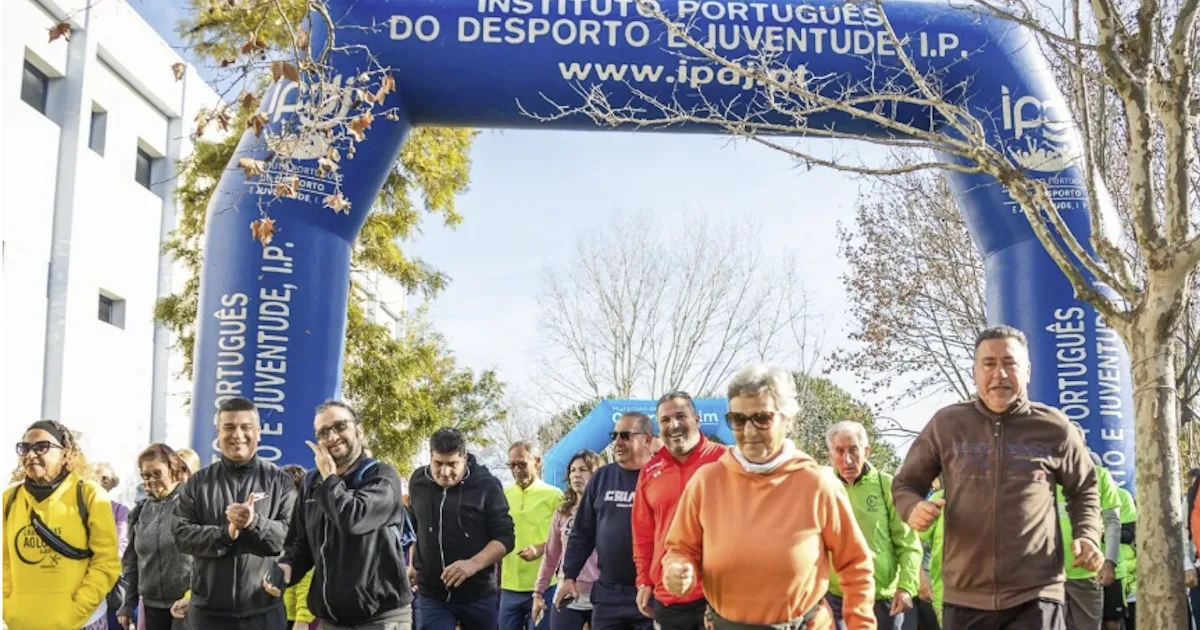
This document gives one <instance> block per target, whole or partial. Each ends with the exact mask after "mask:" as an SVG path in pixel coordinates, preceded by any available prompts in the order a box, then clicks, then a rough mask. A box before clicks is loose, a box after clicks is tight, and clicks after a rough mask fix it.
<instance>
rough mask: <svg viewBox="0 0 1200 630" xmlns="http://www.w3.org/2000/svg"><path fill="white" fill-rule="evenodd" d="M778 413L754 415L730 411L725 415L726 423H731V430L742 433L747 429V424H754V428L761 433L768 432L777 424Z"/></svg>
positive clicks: (757, 413)
mask: <svg viewBox="0 0 1200 630" xmlns="http://www.w3.org/2000/svg"><path fill="white" fill-rule="evenodd" d="M777 413H779V412H777V411H758V412H755V413H752V414H749V415H747V414H744V413H738V412H736V411H730V412H729V413H727V414H725V422H727V423H729V428H730V429H733V430H734V431H741V430H743V429H745V428H746V423H747V422H749V423H752V424H753V425H754V427H755V428H756V429H758V430H760V431H766V430H767V429H770V428H771V425H772V424H774V422H775V415H776V414H777Z"/></svg>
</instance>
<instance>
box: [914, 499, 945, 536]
mask: <svg viewBox="0 0 1200 630" xmlns="http://www.w3.org/2000/svg"><path fill="white" fill-rule="evenodd" d="M945 507H946V500H945V499H937V500H935V501H921V502H920V503H918V504H917V507H915V508H913V511H912V513H910V514H909V515H908V526H909V527H911V528H912V529H914V530H916V531H918V532H923V531H925V530H927V529H929V526H930V525H933V522H934V521H936V520H937V519H938V517H939V516H941V515H942V510H943V509H944V508H945Z"/></svg>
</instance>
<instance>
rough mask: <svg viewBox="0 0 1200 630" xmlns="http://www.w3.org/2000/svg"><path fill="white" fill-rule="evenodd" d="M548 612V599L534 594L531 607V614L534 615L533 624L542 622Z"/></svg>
mask: <svg viewBox="0 0 1200 630" xmlns="http://www.w3.org/2000/svg"><path fill="white" fill-rule="evenodd" d="M544 614H546V600H545V599H542V596H541V595H538V594H537V593H534V594H533V605H532V606H531V607H530V609H529V616H530V617H533V625H535V626H536V625H538V624H540V623H542V615H544Z"/></svg>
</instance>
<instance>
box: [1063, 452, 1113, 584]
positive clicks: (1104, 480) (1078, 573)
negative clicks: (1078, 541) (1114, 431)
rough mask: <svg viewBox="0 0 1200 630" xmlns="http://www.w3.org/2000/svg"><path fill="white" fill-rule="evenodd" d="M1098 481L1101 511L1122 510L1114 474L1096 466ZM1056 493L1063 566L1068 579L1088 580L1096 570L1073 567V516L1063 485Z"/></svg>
mask: <svg viewBox="0 0 1200 630" xmlns="http://www.w3.org/2000/svg"><path fill="white" fill-rule="evenodd" d="M1096 481H1097V482H1099V483H1098V485H1099V486H1100V488H1099V490H1100V511H1101V512H1103V511H1105V510H1120V509H1121V495H1120V494H1118V493H1117V489H1118V488H1119V487H1120V486H1118V485H1117V482H1115V481H1113V478H1112V475H1111V474H1109V472H1108V471H1107V470H1105V469H1104V468H1102V467H1100V466H1097V467H1096ZM1055 493H1056V494H1057V496H1058V500H1057V501H1056V503H1057V504H1058V522H1059V530H1060V531H1061V532H1062V541H1063V561H1064V564H1063V566H1064V567H1065V568H1066V570H1067V579H1068V580H1086V579H1088V578H1093V577H1096V573H1097V572H1096V571H1088V570H1087V569H1083V568H1080V567H1072V566H1071V565H1072V564H1074V563H1075V554H1073V553H1071V543H1072V542H1074V540H1075V538H1074V537H1073V536H1072V534H1071V517H1070V515H1069V514H1067V501H1066V499H1065V498H1064V497H1063V491H1062V486H1056V487H1055ZM1100 550H1101V551H1104V543H1103V541H1101V543H1100Z"/></svg>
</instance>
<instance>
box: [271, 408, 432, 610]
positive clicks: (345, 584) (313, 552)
mask: <svg viewBox="0 0 1200 630" xmlns="http://www.w3.org/2000/svg"><path fill="white" fill-rule="evenodd" d="M313 432H314V433H315V434H316V437H317V442H316V443H315V444H314V443H312V442H309V443H308V445H309V447H310V448H312V449H313V455H314V456H315V459H316V470H315V471H314V472H312V473H309V475H308V477H307V478H306V479H305V480H304V486H303V488H301V490H300V500H299V502H298V504H297V506H296V510H295V511H294V512H293V513H292V526H291V529H290V530H289V531H288V537H287V544H286V545H285V549H286V551H285V552H284V556H283V559H282V560H281V561H280V563H279V567H280V568H281V569H282V570H283V575H284V581H285V582H286V583H289V584H291V583H294V582H299V581H300V580H301V578H303V577H304V574H305V573H308V571H309V569H314V570H313V576H312V585H311V586H310V587H309V591H308V609H309V610H310V611H311V612H312V613H313V615H314V616H316V617H317V618H318V619H320V620H321V628H322V629H323V630H342V629H348V628H356V629H359V630H410V629H411V628H412V608H411V604H412V588H411V587H410V586H409V584H408V575H407V574H406V572H405V570H404V565H405V562H404V555H403V553H404V551H403V547H402V544H403V543H402V541H401V532H402V531H403V528H404V519H405V510H404V504H403V503H402V502H401V498H402V496H403V493H402V491H401V487H400V477H399V475H397V474H396V469H395V468H392V467H391V466H389V465H388V464H385V463H383V462H380V461H377V460H374V459H371V458H370V457H367V456H366V454H365V453H364V452H363V430H362V425H360V424H359V422H358V414H357V413H355V412H354V410H353V409H352V408H350V406H349V405H346V404H345V403H342V402H337V401H330V402H327V403H325V404H323V405H321V406H320V407H318V408H317V416H316V419H315V420H313ZM264 588H266V589H267V592H269V593H271V594H273V595H276V596H278V595H280V592H279V591H278V590H277V589H276V588H274V587H273V586H271V585H270V584H264Z"/></svg>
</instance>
